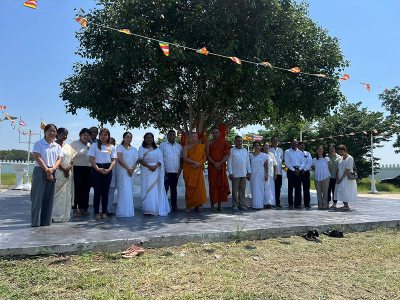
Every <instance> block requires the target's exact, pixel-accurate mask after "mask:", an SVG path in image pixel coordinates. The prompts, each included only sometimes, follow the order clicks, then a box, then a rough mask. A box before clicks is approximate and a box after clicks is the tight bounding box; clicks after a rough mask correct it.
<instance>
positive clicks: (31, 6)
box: [23, 0, 37, 9]
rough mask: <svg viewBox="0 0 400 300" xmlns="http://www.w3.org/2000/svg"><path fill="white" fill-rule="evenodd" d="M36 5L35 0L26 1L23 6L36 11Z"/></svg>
mask: <svg viewBox="0 0 400 300" xmlns="http://www.w3.org/2000/svg"><path fill="white" fill-rule="evenodd" d="M36 4H37V1H36V0H28V1H25V3H24V4H23V5H24V6H26V7H30V8H33V9H36Z"/></svg>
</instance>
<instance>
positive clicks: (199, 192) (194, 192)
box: [183, 144, 207, 208]
mask: <svg viewBox="0 0 400 300" xmlns="http://www.w3.org/2000/svg"><path fill="white" fill-rule="evenodd" d="M187 157H188V158H189V159H191V160H194V161H197V162H199V163H201V164H202V166H201V168H195V169H193V168H192V164H190V163H187V162H186V161H185V162H184V163H183V179H184V180H185V188H186V192H185V200H186V207H187V208H191V207H197V206H201V205H203V204H204V203H206V202H207V192H206V185H205V182H204V174H203V171H204V165H203V164H204V163H205V162H206V160H207V156H206V150H205V145H204V144H197V145H195V146H194V147H193V148H191V149H188V152H187Z"/></svg>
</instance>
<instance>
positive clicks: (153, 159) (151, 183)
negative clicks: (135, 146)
mask: <svg viewBox="0 0 400 300" xmlns="http://www.w3.org/2000/svg"><path fill="white" fill-rule="evenodd" d="M139 162H140V164H141V166H142V167H141V168H140V179H141V181H142V203H143V204H142V210H143V214H145V215H153V216H158V215H160V216H166V215H168V213H169V212H170V208H169V203H168V198H167V193H166V192H165V187H164V175H165V171H164V162H163V155H162V153H161V151H160V150H159V149H158V148H157V145H156V143H155V142H154V135H153V134H152V133H149V132H148V133H146V134H145V135H144V141H143V144H142V146H141V147H140V148H139Z"/></svg>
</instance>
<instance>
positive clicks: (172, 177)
mask: <svg viewBox="0 0 400 300" xmlns="http://www.w3.org/2000/svg"><path fill="white" fill-rule="evenodd" d="M175 138H176V132H175V130H173V129H171V130H169V131H168V134H167V141H165V142H162V143H161V144H160V146H159V147H158V148H159V149H160V151H161V153H162V155H163V159H164V168H165V177H164V186H165V192H166V193H168V189H171V209H172V210H173V211H180V210H179V209H178V204H177V198H178V180H179V177H180V176H181V173H182V166H183V156H182V146H181V145H180V144H178V143H177V142H176V141H175Z"/></svg>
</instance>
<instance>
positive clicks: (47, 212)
mask: <svg viewBox="0 0 400 300" xmlns="http://www.w3.org/2000/svg"><path fill="white" fill-rule="evenodd" d="M56 135H57V127H56V126H55V125H54V124H47V125H46V127H45V128H44V138H43V139H41V140H40V141H37V142H36V143H35V144H34V146H33V154H34V156H35V167H34V169H33V174H32V189H31V226H32V227H38V226H50V225H51V216H52V213H53V203H54V194H55V187H56V177H55V176H56V175H55V171H56V170H57V168H58V166H59V165H60V163H61V158H62V157H63V153H62V150H61V146H60V145H58V144H57V143H56V142H54V138H55V137H56Z"/></svg>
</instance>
